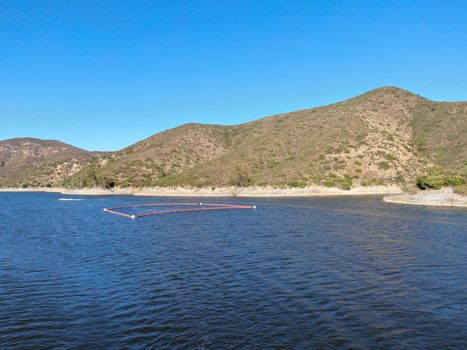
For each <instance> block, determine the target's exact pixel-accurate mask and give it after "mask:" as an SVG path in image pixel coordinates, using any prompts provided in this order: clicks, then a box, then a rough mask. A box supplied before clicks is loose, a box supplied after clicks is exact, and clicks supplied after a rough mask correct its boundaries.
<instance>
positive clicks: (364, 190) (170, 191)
mask: <svg viewBox="0 0 467 350" xmlns="http://www.w3.org/2000/svg"><path fill="white" fill-rule="evenodd" d="M0 192H49V193H61V194H65V195H89V196H100V195H133V196H157V197H266V198H268V197H272V198H274V197H331V196H368V195H390V194H391V195H395V194H402V193H403V191H402V189H401V188H400V187H399V186H395V185H394V186H367V187H364V186H359V187H354V188H351V189H350V190H342V189H340V188H334V187H330V188H328V187H324V186H309V187H305V188H275V187H269V186H268V187H218V188H205V187H204V188H186V187H147V188H114V189H103V188H83V189H69V188H61V187H51V188H47V187H39V188H0Z"/></svg>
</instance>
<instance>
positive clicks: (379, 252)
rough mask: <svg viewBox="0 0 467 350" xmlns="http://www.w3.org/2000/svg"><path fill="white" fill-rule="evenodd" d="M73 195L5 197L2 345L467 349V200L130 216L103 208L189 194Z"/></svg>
mask: <svg viewBox="0 0 467 350" xmlns="http://www.w3.org/2000/svg"><path fill="white" fill-rule="evenodd" d="M61 197H64V196H63V195H58V194H41V193H0V347H1V348H2V349H3V348H5V349H38V348H44V349H69V348H72V349H77V348H79V349H87V348H89V349H117V348H128V349H148V348H153V349H163V348H180V349H182V348H186V349H194V348H201V349H202V348H205V349H223V348H242V349H250V348H278V349H279V348H282V349H283V348H287V349H288V348H299V349H310V348H323V349H328V348H331V349H332V348H339V349H340V348H342V349H349V348H384V349H387V348H410V349H440V348H443V349H466V348H467V211H466V210H456V209H440V208H425V207H415V206H398V205H394V204H388V203H384V202H382V201H381V199H380V198H322V199H243V198H227V199H215V200H214V199H210V200H209V201H210V202H224V203H238V204H247V205H256V206H257V209H256V210H232V211H218V212H198V213H196V212H195V213H178V214H168V215H165V216H156V217H148V218H141V219H136V220H129V219H126V218H123V217H118V216H114V215H110V214H108V213H105V212H103V211H102V209H103V208H104V207H111V206H116V205H123V204H129V203H131V204H136V203H147V202H166V201H173V200H170V199H163V198H150V197H146V198H138V197H125V196H115V197H79V198H84V200H82V201H59V200H58V199H59V198H61ZM68 198H70V197H68ZM185 200H186V201H190V202H191V201H193V199H185ZM197 200H200V201H205V202H206V201H208V200H207V199H206V198H203V199H197ZM177 201H183V199H177Z"/></svg>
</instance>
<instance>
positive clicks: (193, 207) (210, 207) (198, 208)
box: [104, 202, 256, 220]
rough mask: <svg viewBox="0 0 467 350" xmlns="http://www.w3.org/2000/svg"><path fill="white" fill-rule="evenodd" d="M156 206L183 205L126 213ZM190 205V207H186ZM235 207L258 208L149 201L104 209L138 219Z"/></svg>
mask: <svg viewBox="0 0 467 350" xmlns="http://www.w3.org/2000/svg"><path fill="white" fill-rule="evenodd" d="M156 207H182V208H176V209H167V210H154V211H146V212H142V213H138V214H130V213H125V212H124V211H131V210H141V209H147V208H149V209H151V208H156ZM186 207H190V208H186ZM235 209H256V205H236V204H225V203H202V202H201V203H148V204H133V205H122V206H119V207H112V208H104V211H105V212H106V213H109V214H114V215H119V216H123V217H125V218H128V219H133V220H134V219H137V218H142V217H146V216H154V215H162V214H173V213H187V212H194V211H213V210H235Z"/></svg>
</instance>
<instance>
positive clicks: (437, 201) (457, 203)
mask: <svg viewBox="0 0 467 350" xmlns="http://www.w3.org/2000/svg"><path fill="white" fill-rule="evenodd" d="M383 201H385V202H387V203H394V204H408V205H424V206H436V207H458V208H467V196H463V195H460V194H457V193H454V191H453V189H452V188H449V187H448V188H442V189H440V190H424V191H418V192H416V193H402V194H398V195H390V196H385V197H383Z"/></svg>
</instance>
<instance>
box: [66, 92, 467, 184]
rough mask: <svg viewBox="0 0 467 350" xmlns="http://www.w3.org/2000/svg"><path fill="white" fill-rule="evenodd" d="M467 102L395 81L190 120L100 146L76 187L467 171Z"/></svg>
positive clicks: (352, 180)
mask: <svg viewBox="0 0 467 350" xmlns="http://www.w3.org/2000/svg"><path fill="white" fill-rule="evenodd" d="M466 135H467V103H446V102H433V101H430V100H427V99H425V98H423V97H421V96H418V95H415V94H412V93H410V92H408V91H406V90H403V89H400V88H395V87H385V88H380V89H376V90H373V91H370V92H368V93H366V94H363V95H360V96H357V97H355V98H352V99H349V100H346V101H343V102H340V103H335V104H332V105H329V106H325V107H319V108H313V109H306V110H301V111H297V112H291V113H285V114H279V115H275V116H272V117H268V118H264V119H260V120H257V121H254V122H250V123H245V124H241V125H235V126H221V125H203V124H186V125H182V126H180V127H178V128H174V129H171V130H167V131H165V132H162V133H159V134H156V135H154V136H152V137H150V138H148V139H146V140H144V141H141V142H139V143H137V144H135V145H132V146H130V147H128V148H126V149H124V150H122V151H119V152H115V153H107V154H102V155H95V156H94V157H93V159H92V160H91V161H89V163H88V165H87V166H85V167H84V168H83V169H82V170H80V171H78V172H77V173H75V174H74V175H72V176H68V177H65V178H64V184H65V185H66V186H69V187H91V186H103V187H113V186H119V187H125V186H135V187H147V186H211V187H218V186H231V185H234V186H253V185H258V186H265V185H272V186H281V187H283V186H290V187H303V186H306V185H314V184H316V185H320V184H321V185H325V186H330V187H331V186H336V187H341V188H349V187H350V186H352V185H358V184H359V185H371V184H390V183H398V184H401V185H408V186H410V185H412V184H415V179H416V177H417V176H420V175H427V174H428V175H429V174H431V173H432V172H433V171H436V174H437V176H438V175H439V174H440V173H442V174H443V176H450V175H451V174H458V175H460V176H461V177H462V176H464V177H465V176H467V163H466V160H467V158H466V155H467V154H466V153H467V136H466Z"/></svg>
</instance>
